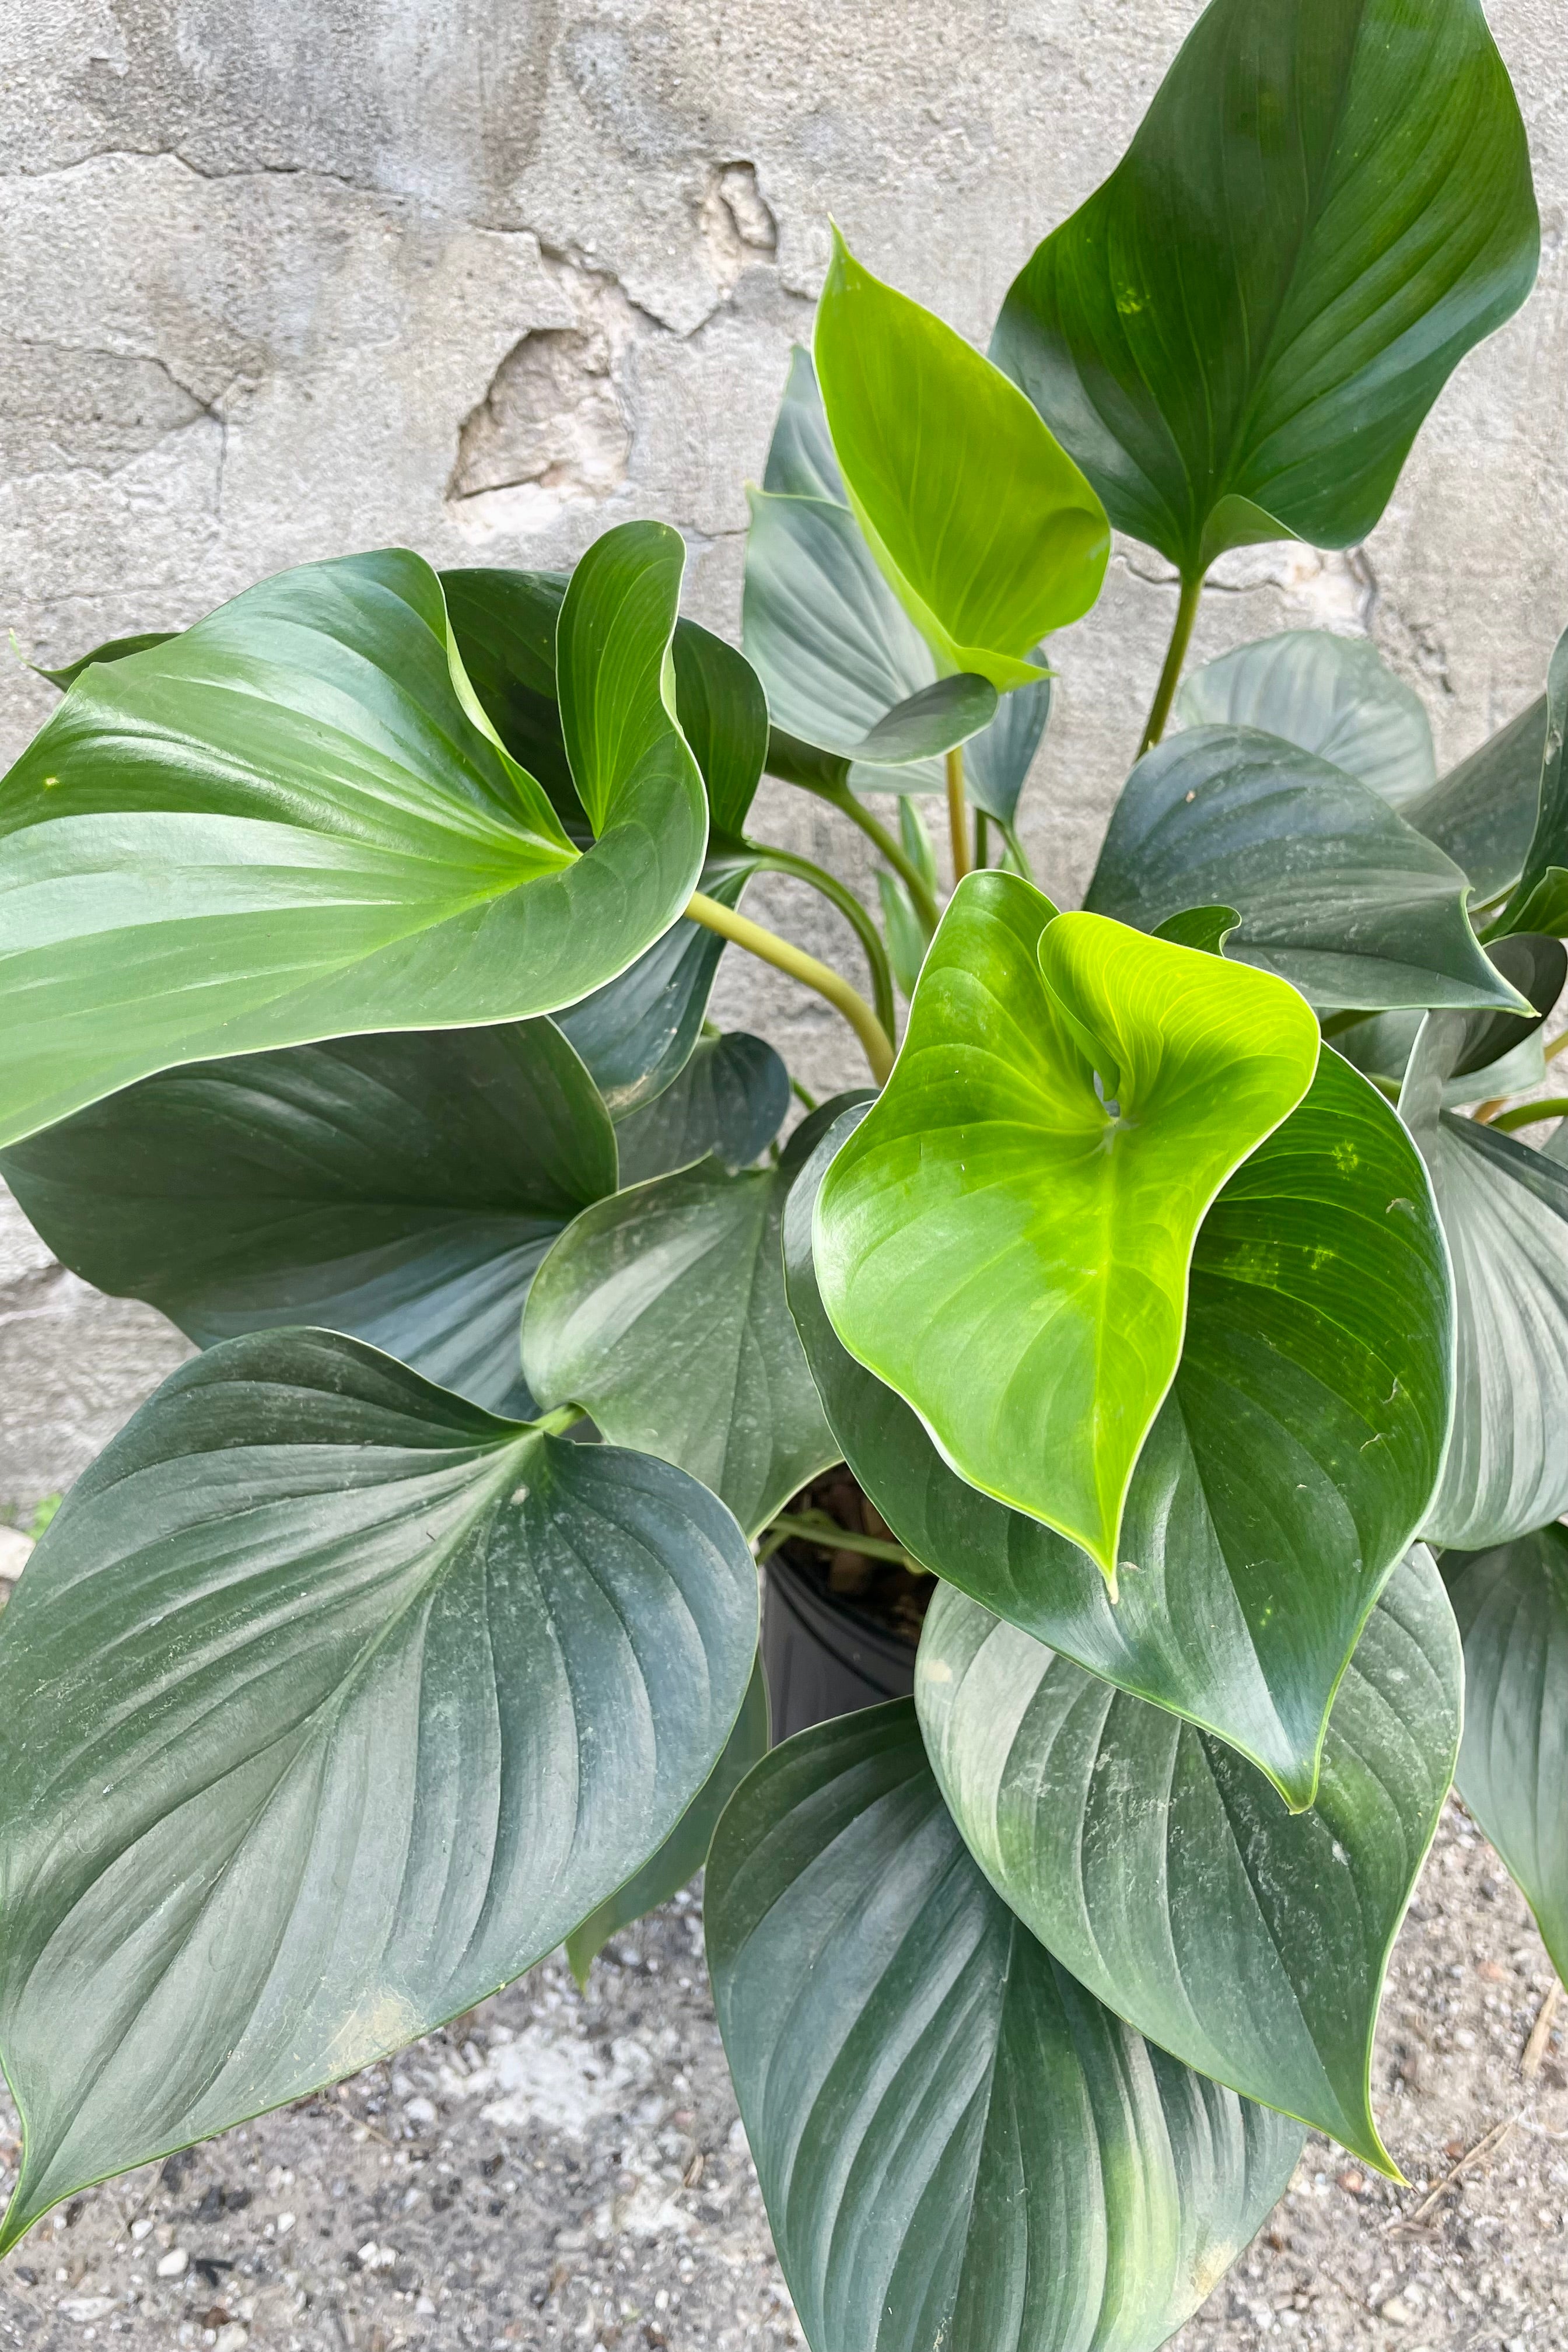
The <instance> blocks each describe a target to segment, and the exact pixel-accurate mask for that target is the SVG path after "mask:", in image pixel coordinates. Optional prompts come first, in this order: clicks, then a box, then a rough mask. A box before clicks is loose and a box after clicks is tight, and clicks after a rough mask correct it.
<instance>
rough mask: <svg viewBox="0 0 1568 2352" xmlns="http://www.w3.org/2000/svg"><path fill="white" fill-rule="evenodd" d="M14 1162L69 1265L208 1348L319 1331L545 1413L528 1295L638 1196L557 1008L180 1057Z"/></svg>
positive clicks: (7, 1158) (447, 1383) (479, 1397)
mask: <svg viewBox="0 0 1568 2352" xmlns="http://www.w3.org/2000/svg"><path fill="white" fill-rule="evenodd" d="M786 1098H787V1084H786ZM781 1115H782V1113H781ZM0 1174H3V1175H4V1177H5V1181H6V1182H7V1183H8V1184H9V1185H10V1187H11V1189H12V1191H13V1192H15V1193H16V1198H17V1200H18V1201H19V1202H21V1204H22V1207H23V1210H24V1212H25V1213H26V1215H27V1216H28V1217H29V1218H30V1219H31V1221H32V1223H33V1224H34V1225H35V1226H36V1227H37V1231H38V1232H39V1233H40V1234H42V1235H43V1236H44V1238H45V1239H46V1240H47V1243H48V1244H49V1247H50V1248H51V1249H52V1250H53V1251H54V1253H55V1255H56V1256H57V1257H58V1259H59V1260H60V1261H61V1263H62V1264H63V1265H68V1266H69V1267H70V1268H71V1269H72V1271H73V1272H74V1273H76V1274H79V1275H80V1276H81V1277H82V1278H83V1280H84V1281H87V1282H90V1283H92V1284H94V1285H95V1286H96V1287H97V1288H98V1289H100V1290H106V1291H109V1292H111V1293H114V1294H118V1295H120V1296H122V1297H134V1298H145V1299H147V1300H148V1301H149V1302H150V1303H151V1304H152V1305H153V1306H154V1307H158V1308H160V1309H161V1310H162V1312H163V1314H165V1315H166V1316H168V1318H169V1319H170V1321H171V1322H173V1323H177V1324H178V1325H179V1327H180V1328H181V1330H182V1331H184V1332H186V1333H187V1334H188V1335H189V1336H190V1338H192V1339H195V1340H196V1341H197V1342H198V1344H199V1345H201V1346H203V1347H207V1346H210V1345H211V1344H212V1342H213V1341H215V1340H217V1339H233V1338H235V1337H236V1336H237V1334H238V1333H240V1332H242V1331H257V1330H266V1329H276V1328H279V1327H282V1326H287V1325H289V1324H300V1323H310V1324H317V1325H321V1326H323V1327H325V1328H329V1329H331V1330H334V1331H347V1332H350V1333H352V1334H353V1336H354V1337H355V1338H356V1339H364V1340H367V1341H369V1342H370V1344H371V1345H373V1346H374V1347H377V1348H384V1349H385V1350H386V1352H387V1353H388V1354H389V1355H392V1356H395V1357H397V1358H398V1360H399V1361H400V1362H403V1363H405V1364H410V1365H412V1366H413V1368H414V1369H415V1370H416V1371H419V1372H423V1373H424V1374H425V1376H426V1379H427V1380H432V1381H439V1382H440V1384H441V1386H442V1387H443V1388H448V1389H455V1390H457V1391H458V1392H459V1393H460V1394H461V1395H463V1396H467V1397H470V1398H472V1400H473V1401H474V1402H475V1403H477V1404H482V1405H486V1406H488V1407H489V1409H490V1411H491V1412H508V1413H513V1414H523V1413H526V1412H529V1411H531V1400H530V1399H529V1396H528V1392H527V1391H526V1389H525V1388H524V1387H523V1383H522V1367H521V1357H520V1353H519V1349H520V1342H521V1328H522V1303H523V1300H524V1299H525V1297H527V1295H528V1286H529V1283H530V1282H531V1279H532V1276H533V1273H534V1269H535V1268H536V1267H537V1265H539V1262H540V1260H541V1258H542V1256H543V1255H544V1253H545V1252H546V1250H547V1249H549V1247H550V1245H551V1244H552V1242H553V1241H554V1240H555V1238H556V1236H557V1235H558V1234H560V1233H561V1232H562V1230H563V1227H565V1226H566V1225H568V1224H569V1223H571V1221H572V1219H573V1218H574V1216H576V1214H577V1213H578V1212H579V1210H581V1209H584V1208H586V1207H587V1206H588V1204H589V1203H590V1202H593V1201H597V1200H600V1199H602V1198H603V1197H604V1195H605V1193H607V1192H614V1191H615V1189H616V1130H615V1129H614V1128H613V1127H612V1126H611V1124H610V1117H609V1113H608V1112H607V1111H606V1110H605V1106H604V1104H603V1102H602V1101H601V1100H600V1098H599V1095H598V1091H597V1089H596V1088H595V1085H594V1082H593V1080H592V1078H591V1077H590V1076H588V1073H587V1071H586V1070H585V1069H584V1066H583V1064H582V1062H581V1061H580V1060H579V1059H578V1057H577V1055H575V1054H574V1052H573V1050H572V1048H571V1046H570V1045H568V1044H567V1042H566V1040H565V1038H564V1037H563V1036H562V1034H561V1033H560V1031H559V1030H558V1029H557V1028H556V1026H555V1024H554V1023H553V1022H552V1021H546V1020H537V1021H522V1022H515V1023H514V1022H503V1023H500V1024H497V1025H495V1026H493V1027H489V1028H483V1029H465V1030H459V1031H458V1032H457V1033H456V1034H453V1033H451V1032H449V1031H446V1030H417V1031H415V1032H413V1033H404V1034H393V1035H390V1036H381V1037H340V1038H337V1039H334V1040H333V1041H332V1042H331V1043H330V1044H326V1045H294V1046H290V1047H288V1048H287V1049H285V1050H283V1051H281V1052H279V1053H276V1054H242V1055H237V1056H236V1058H235V1059H234V1060H233V1061H226V1062H195V1063H188V1064H186V1065H185V1066H183V1067H181V1068H178V1069H174V1070H163V1071H160V1072H158V1073H157V1075H156V1076H153V1077H150V1078H142V1079H141V1080H140V1081H139V1082H138V1083H137V1084H136V1085H135V1086H133V1087H125V1088H123V1089H122V1090H121V1092H120V1093H119V1094H115V1095H110V1097H108V1099H107V1100H106V1101H104V1102H100V1103H90V1104H89V1106H88V1108H86V1109H85V1110H80V1111H78V1112H77V1113H76V1114H75V1116H74V1117H72V1118H68V1119H62V1120H61V1121H60V1123H59V1124H58V1126H57V1127H51V1128H47V1129H45V1130H44V1132H43V1133H42V1134H41V1135H34V1136H29V1137H28V1138H27V1139H26V1141H25V1142H23V1143H17V1144H13V1145H12V1146H11V1148H10V1149H9V1150H6V1151H5V1152H0Z"/></svg>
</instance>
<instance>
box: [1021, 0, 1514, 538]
mask: <svg viewBox="0 0 1568 2352" xmlns="http://www.w3.org/2000/svg"><path fill="white" fill-rule="evenodd" d="M1539 243H1540V232H1539V227H1538V224H1537V220H1536V211H1535V199H1534V195H1533V193H1532V191H1531V177H1530V157H1529V152H1528V150H1527V147H1526V144H1525V135H1524V126H1523V124H1522V123H1521V121H1520V115H1519V108H1518V106H1517V104H1516V102H1515V100H1514V95H1513V90H1512V89H1511V87H1510V82H1509V78H1508V73H1507V70H1506V68H1504V66H1503V63H1502V60H1501V58H1500V57H1499V56H1498V53H1497V49H1496V47H1495V46H1494V45H1493V42H1492V37H1491V35H1490V33H1489V31H1488V29H1487V22H1486V18H1485V16H1484V15H1483V13H1482V11H1481V8H1480V6H1479V0H1427V4H1426V5H1423V6H1421V7H1418V8H1416V7H1412V6H1411V5H1409V0H1213V5H1211V6H1210V7H1208V8H1207V9H1206V10H1205V13H1204V15H1203V16H1201V17H1200V18H1199V20H1198V23H1197V25H1196V26H1194V30H1193V32H1192V33H1191V34H1190V35H1189V36H1188V37H1187V39H1186V41H1185V42H1184V45H1183V47H1182V48H1181V50H1180V52H1179V53H1178V55H1177V57H1176V58H1175V61H1174V63H1173V65H1172V67H1171V68H1170V71H1169V72H1168V73H1167V75H1166V77H1165V79H1164V81H1163V83H1162V84H1161V87H1160V89H1159V91H1158V92H1157V94H1156V96H1155V98H1154V100H1153V103H1152V106H1151V107H1150V109H1149V110H1148V112H1147V113H1146V114H1145V116H1144V117H1143V120H1142V123H1141V124H1140V126H1139V129H1138V131H1137V132H1136V134H1135V135H1134V138H1133V140H1132V143H1131V146H1130V148H1129V149H1128V151H1127V153H1126V155H1125V156H1124V157H1123V159H1122V161H1121V163H1119V164H1118V166H1117V168H1116V170H1115V171H1114V172H1113V173H1111V175H1110V179H1108V180H1107V181H1106V182H1105V183H1104V184H1103V185H1102V186H1101V187H1100V188H1099V189H1098V190H1097V191H1096V192H1095V194H1093V195H1092V196H1090V197H1089V201H1088V203H1087V204H1085V205H1082V206H1080V208H1079V211H1078V212H1076V213H1075V214H1074V215H1072V217H1071V219H1070V220H1068V221H1067V222H1065V223H1064V224H1063V226H1061V227H1060V228H1058V229H1057V230H1056V231H1055V232H1054V234H1053V235H1052V236H1048V237H1047V239H1046V241H1045V243H1044V244H1043V245H1042V246H1040V247H1039V248H1038V249H1037V252H1036V253H1035V255H1034V256H1033V257H1032V259H1031V260H1029V261H1028V262H1027V263H1026V265H1025V268H1024V269H1023V270H1022V271H1021V273H1020V274H1019V276H1018V278H1016V280H1015V282H1014V285H1013V288H1012V290H1011V292H1010V293H1009V294H1008V297H1007V299H1006V302H1005V305H1004V306H1003V310H1002V315H1001V318H1000V319H999V320H998V321H997V327H996V332H995V334H994V338H993V341H992V352H993V356H994V358H995V360H996V362H997V363H998V365H999V366H1001V367H1004V368H1005V369H1006V371H1007V372H1008V373H1009V374H1010V375H1012V376H1013V377H1014V378H1015V379H1016V381H1017V382H1018V383H1021V384H1022V385H1023V387H1024V389H1025V390H1026V392H1027V393H1028V394H1029V396H1030V398H1031V399H1032V400H1033V401H1034V403H1035V404H1036V406H1037V408H1038V409H1039V411H1040V414H1041V415H1043V416H1044V417H1045V419H1046V421H1047V424H1049V425H1050V426H1051V427H1052V429H1053V431H1054V432H1055V433H1056V434H1057V435H1058V437H1059V438H1060V439H1061V440H1062V441H1063V443H1064V444H1065V445H1066V446H1067V447H1068V449H1069V450H1070V451H1071V452H1072V454H1073V456H1074V457H1076V458H1077V459H1078V461H1079V465H1081V466H1082V467H1083V468H1084V471H1085V472H1086V473H1087V474H1088V476H1089V479H1090V481H1092V482H1093V484H1094V486H1095V488H1097V489H1098V490H1099V492H1100V496H1101V498H1102V499H1104V501H1105V504H1106V506H1107V508H1108V509H1109V510H1110V519H1111V521H1112V522H1113V523H1114V524H1115V525H1116V527H1117V529H1118V530H1125V531H1130V532H1131V534H1132V536H1133V537H1134V538H1135V539H1142V540H1145V541H1148V542H1149V544H1150V545H1152V546H1154V547H1157V548H1159V549H1160V550H1161V551H1163V553H1164V554H1165V555H1167V556H1168V557H1169V558H1170V560H1171V562H1173V563H1174V564H1175V565H1177V567H1178V568H1179V569H1180V570H1181V571H1182V572H1184V574H1185V575H1186V576H1187V577H1188V578H1196V577H1198V576H1199V575H1200V574H1201V573H1202V572H1204V571H1205V569H1206V568H1207V566H1208V565H1209V564H1210V563H1212V562H1213V561H1214V559H1215V556H1216V555H1218V554H1219V553H1221V551H1223V550H1224V549H1226V548H1227V547H1237V546H1245V545H1246V544H1247V543H1248V542H1249V541H1256V540H1261V539H1280V538H1286V537H1289V536H1295V537H1299V538H1301V539H1306V540H1310V541H1312V543H1313V544H1314V545H1315V546H1319V547H1348V546H1350V545H1352V543H1353V542H1354V541H1357V540H1361V539H1364V538H1365V536H1366V534H1367V532H1368V531H1369V530H1371V528H1372V526H1373V523H1374V522H1375V521H1376V520H1377V519H1378V517H1379V515H1380V514H1381V513H1382V512H1383V509H1384V504H1385V503H1386V501H1387V499H1388V496H1389V493H1390V492H1391V491H1392V489H1393V488H1394V482H1395V480H1396V479H1397V478H1398V474H1399V469H1400V467H1401V466H1402V465H1403V464H1404V461H1405V453H1406V451H1407V450H1408V449H1409V447H1410V444H1411V442H1412V441H1413V440H1414V438H1415V434H1416V432H1417V430H1418V429H1419V427H1420V425H1421V421H1422V419H1423V418H1424V417H1425V415H1426V411H1427V410H1428V408H1430V406H1431V404H1432V403H1433V401H1434V400H1435V399H1436V396H1437V394H1438V393H1439V392H1440V391H1441V390H1442V387H1443V385H1444V383H1446V382H1447V377H1448V375H1449V373H1450V372H1451V371H1452V370H1453V368H1454V367H1455V366H1456V365H1457V364H1458V361H1459V360H1460V359H1461V358H1463V356H1464V354H1465V352H1468V350H1469V348H1470V346H1471V345H1472V344H1473V343H1476V342H1479V341H1480V339H1481V337H1482V336H1483V335H1486V334H1489V332H1490V331H1491V330H1492V329H1493V328H1494V327H1496V326H1498V325H1500V322H1501V321H1502V320H1504V319H1506V318H1507V317H1508V316H1509V314H1510V312H1511V311H1512V310H1516V309H1517V308H1518V306H1519V304H1520V303H1521V301H1522V300H1523V299H1524V297H1525V295H1526V294H1527V293H1528V292H1529V290H1530V287H1531V281H1532V279H1533V278H1534V275H1535V264H1536V256H1537V252H1538V249H1539Z"/></svg>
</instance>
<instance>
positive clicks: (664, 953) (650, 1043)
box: [555, 853, 756, 1119]
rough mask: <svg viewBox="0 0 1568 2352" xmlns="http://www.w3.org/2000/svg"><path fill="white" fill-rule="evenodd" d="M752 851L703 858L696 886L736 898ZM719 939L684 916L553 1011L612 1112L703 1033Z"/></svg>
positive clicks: (649, 1095)
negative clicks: (599, 984)
mask: <svg viewBox="0 0 1568 2352" xmlns="http://www.w3.org/2000/svg"><path fill="white" fill-rule="evenodd" d="M755 871H756V859H755V857H754V856H731V855H730V854H728V853H721V855H720V856H717V857H710V858H709V859H708V860H707V862H706V863H705V865H704V866H703V868H702V876H701V881H700V888H701V889H702V891H703V893H704V895H705V896H706V897H707V898H717V899H718V901H719V903H720V905H721V907H734V906H738V905H739V903H740V898H741V893H742V890H743V889H744V888H745V887H746V884H747V882H748V881H749V880H750V879H751V877H752V874H753V873H755ZM723 953H724V941H723V940H721V938H720V936H719V934H718V932H717V931H710V929H708V926H707V925H706V924H705V923H694V922H693V921H692V920H691V919H690V918H689V916H683V917H682V918H681V919H680V921H679V922H678V923H673V924H671V926H670V928H669V929H668V931H666V933H665V935H664V937H663V938H662V939H661V940H655V942H654V944H653V946H652V947H651V948H648V949H647V950H646V951H645V952H644V953H643V954H642V955H640V956H638V958H637V961H636V962H635V963H633V964H629V965H628V966H627V967H626V971H623V972H622V973H621V974H620V975H619V977H618V978H616V979H615V980H612V981H608V982H606V983H605V986H604V987H603V988H596V989H595V991H594V992H593V994H592V995H591V996H584V998H583V999H582V1001H581V1002H580V1003H576V1004H569V1005H568V1006H567V1008H566V1010H565V1011H564V1012H563V1013H558V1014H557V1015H556V1021H555V1025H556V1027H557V1028H558V1029H560V1030H561V1031H563V1034H565V1035H566V1037H567V1038H569V1039H570V1041H571V1043H572V1045H573V1046H574V1049H575V1051H576V1052H577V1053H578V1054H580V1055H581V1056H582V1058H583V1060H584V1062H585V1063H586V1065H587V1066H588V1069H589V1072H590V1073H591V1075H592V1076H593V1080H594V1084H595V1086H596V1087H598V1089H599V1092H600V1094H601V1095H602V1096H603V1097H604V1098H605V1104H606V1106H607V1107H608V1109H609V1112H610V1116H611V1117H612V1118H616V1119H623V1118H629V1116H630V1115H631V1113H632V1112H633V1111H635V1110H639V1109H640V1108H642V1107H643V1105H644V1104H645V1103H649V1102H652V1101H653V1100H654V1099H655V1097H657V1096H658V1095H661V1094H662V1093H663V1092H664V1089H665V1087H668V1086H669V1085H671V1084H673V1082H674V1080H675V1079H676V1078H677V1077H678V1076H679V1073H680V1072H681V1071H682V1070H683V1069H684V1068H685V1066H686V1064H687V1061H688V1059H689V1056H690V1055H691V1052H692V1050H693V1048H694V1047H695V1045H696V1044H697V1040H698V1038H699V1037H700V1035H701V1034H702V1024H703V1021H704V1019H705V1017H706V1015H707V1012H708V1000H709V998H710V996H711V994H712V993H713V982H714V981H715V980H716V979H717V978H718V976H719V963H720V959H721V957H722V955H723Z"/></svg>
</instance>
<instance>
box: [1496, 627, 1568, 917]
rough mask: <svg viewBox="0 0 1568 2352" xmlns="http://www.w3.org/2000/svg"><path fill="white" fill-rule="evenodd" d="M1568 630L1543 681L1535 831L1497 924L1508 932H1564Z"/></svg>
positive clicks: (1567, 901)
mask: <svg viewBox="0 0 1568 2352" xmlns="http://www.w3.org/2000/svg"><path fill="white" fill-rule="evenodd" d="M1565 739H1568V630H1565V631H1564V632H1563V635H1562V636H1561V637H1560V638H1559V639H1558V642H1557V650H1556V652H1555V653H1554V654H1553V655H1552V667H1551V668H1550V669H1549V670H1548V672H1547V677H1546V739H1545V744H1544V747H1543V751H1542V763H1541V785H1540V790H1539V793H1538V795H1537V802H1536V814H1535V827H1534V830H1533V832H1532V833H1531V837H1530V846H1529V848H1528V849H1527V850H1526V852H1525V854H1524V868H1523V871H1522V872H1521V875H1520V877H1519V880H1518V882H1517V883H1516V884H1515V885H1514V888H1513V895H1512V896H1511V898H1510V899H1509V902H1508V904H1507V906H1506V907H1505V908H1503V910H1502V913H1501V914H1500V916H1499V918H1498V919H1497V924H1496V927H1495V928H1496V929H1498V930H1499V931H1500V932H1506V931H1551V932H1553V933H1556V934H1558V935H1561V934H1562V933H1563V932H1564V931H1568V753H1565V752H1564V749H1563V745H1564V740H1565Z"/></svg>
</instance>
